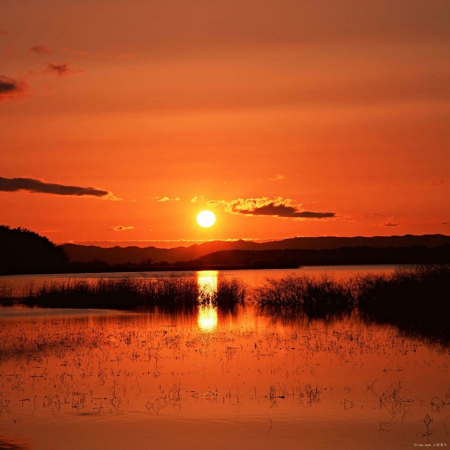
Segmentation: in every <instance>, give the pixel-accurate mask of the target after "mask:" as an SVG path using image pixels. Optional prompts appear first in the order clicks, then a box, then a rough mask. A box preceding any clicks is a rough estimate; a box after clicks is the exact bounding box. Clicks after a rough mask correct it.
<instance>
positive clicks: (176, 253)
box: [60, 234, 450, 265]
mask: <svg viewBox="0 0 450 450" xmlns="http://www.w3.org/2000/svg"><path fill="white" fill-rule="evenodd" d="M444 245H450V236H445V235H441V234H433V235H422V236H415V235H405V236H375V237H360V236H357V237H334V236H324V237H296V238H291V239H284V240H281V241H272V242H265V243H256V242H252V241H243V240H238V241H212V242H205V243H203V244H194V245H191V246H189V247H177V248H157V247H146V248H140V247H135V246H131V247H112V248H104V247H98V246H93V245H77V244H62V245H61V246H60V247H61V248H62V249H64V250H65V252H66V254H67V256H68V258H69V262H83V263H92V262H95V261H104V262H106V263H108V264H111V265H116V264H127V263H133V264H142V263H144V264H149V263H161V262H166V263H170V264H173V263H176V262H187V261H193V260H197V259H199V258H201V257H204V256H206V255H209V254H211V253H215V252H223V251H235V250H250V251H258V250H294V249H297V250H336V249H340V248H350V247H368V248H377V249H389V248H393V249H394V248H411V247H425V248H437V247H441V246H444Z"/></svg>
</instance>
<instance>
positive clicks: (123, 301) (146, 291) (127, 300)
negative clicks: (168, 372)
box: [20, 277, 198, 310]
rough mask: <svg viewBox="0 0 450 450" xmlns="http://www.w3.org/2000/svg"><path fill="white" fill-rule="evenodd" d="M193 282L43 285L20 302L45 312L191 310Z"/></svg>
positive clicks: (120, 280) (110, 280)
mask: <svg viewBox="0 0 450 450" xmlns="http://www.w3.org/2000/svg"><path fill="white" fill-rule="evenodd" d="M197 297H198V286H197V283H196V280H195V279H194V278H185V277H165V278H148V279H133V278H118V279H115V278H100V279H97V280H90V281H87V280H82V279H75V280H73V279H72V280H68V281H56V282H50V283H44V284H43V285H41V286H38V287H36V288H34V289H33V290H32V291H30V292H29V293H28V295H27V296H26V297H24V298H23V299H21V300H20V303H23V304H25V305H28V306H40V307H45V308H94V309H120V310H135V309H142V308H152V307H156V306H157V307H167V308H171V307H174V308H176V307H183V308H186V309H189V308H192V307H194V306H195V305H196V304H197Z"/></svg>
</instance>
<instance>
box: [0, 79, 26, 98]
mask: <svg viewBox="0 0 450 450" xmlns="http://www.w3.org/2000/svg"><path fill="white" fill-rule="evenodd" d="M26 89H27V85H26V83H25V81H23V80H16V79H15V78H10V77H5V76H3V75H0V101H2V100H6V99H10V98H15V97H17V96H19V95H21V94H22V93H23V92H24V91H25V90H26Z"/></svg>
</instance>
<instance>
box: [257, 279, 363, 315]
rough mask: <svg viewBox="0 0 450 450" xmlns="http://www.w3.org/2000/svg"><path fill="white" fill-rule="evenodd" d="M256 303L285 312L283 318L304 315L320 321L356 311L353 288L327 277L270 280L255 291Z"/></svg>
mask: <svg viewBox="0 0 450 450" xmlns="http://www.w3.org/2000/svg"><path fill="white" fill-rule="evenodd" d="M255 300H256V302H257V304H259V306H260V307H261V308H263V309H266V310H272V311H273V312H276V311H277V310H278V311H280V310H283V313H284V315H285V314H286V313H289V314H298V313H304V314H306V315H307V316H309V317H318V318H319V317H323V318H325V317H330V316H338V315H343V314H349V313H350V312H351V311H352V310H353V308H354V297H353V295H352V290H351V289H350V287H349V286H347V285H345V284H342V283H339V282H337V281H335V280H334V279H333V278H330V277H329V276H327V275H323V276H321V277H320V278H315V277H310V276H306V275H300V276H298V275H289V276H287V277H284V278H281V279H276V280H275V279H268V280H267V281H266V284H265V285H264V286H262V287H261V288H258V289H256V290H255Z"/></svg>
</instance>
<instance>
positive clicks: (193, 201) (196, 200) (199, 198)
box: [190, 195, 205, 203]
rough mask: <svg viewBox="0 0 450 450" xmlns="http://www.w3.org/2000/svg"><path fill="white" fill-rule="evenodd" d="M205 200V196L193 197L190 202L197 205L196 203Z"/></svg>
mask: <svg viewBox="0 0 450 450" xmlns="http://www.w3.org/2000/svg"><path fill="white" fill-rule="evenodd" d="M204 198H205V197H204V195H196V196H195V197H192V198H191V200H190V202H191V203H196V202H198V201H199V200H203V199H204Z"/></svg>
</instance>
